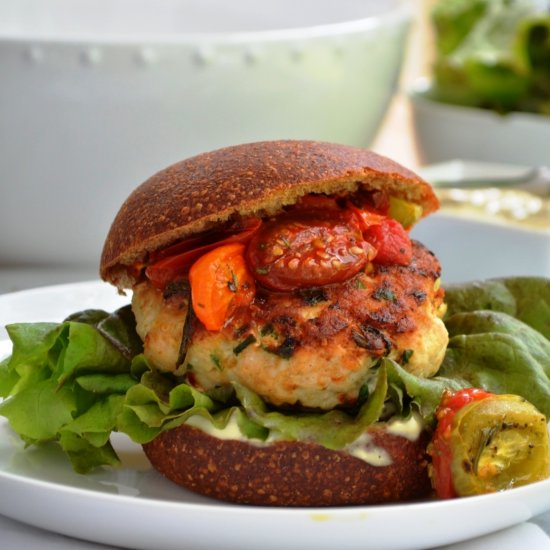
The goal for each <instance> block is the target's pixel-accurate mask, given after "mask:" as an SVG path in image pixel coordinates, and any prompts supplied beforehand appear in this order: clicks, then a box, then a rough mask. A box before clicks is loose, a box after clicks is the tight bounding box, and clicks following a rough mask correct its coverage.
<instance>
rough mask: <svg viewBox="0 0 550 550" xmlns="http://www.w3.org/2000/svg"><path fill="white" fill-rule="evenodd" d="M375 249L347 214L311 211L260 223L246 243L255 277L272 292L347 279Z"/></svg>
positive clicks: (350, 214) (342, 211) (338, 211)
mask: <svg viewBox="0 0 550 550" xmlns="http://www.w3.org/2000/svg"><path fill="white" fill-rule="evenodd" d="M373 255H374V249H373V247H372V246H371V245H369V243H367V242H366V241H365V240H364V238H363V235H362V232H361V228H360V225H359V221H358V219H357V218H356V216H355V215H354V214H353V213H352V212H351V211H349V210H343V209H338V210H335V209H332V208H331V209H328V210H324V211H323V210H322V209H317V208H313V209H312V211H311V212H310V213H309V214H307V213H305V212H299V213H297V212H291V213H290V214H288V215H286V216H283V217H279V218H278V219H276V220H273V221H269V222H266V223H264V225H263V227H262V228H261V229H260V230H259V231H257V232H256V233H255V234H254V235H253V237H252V239H251V240H250V242H249V244H248V248H247V259H248V262H249V265H250V268H251V271H252V273H253V275H254V277H255V278H256V279H257V280H258V281H259V282H260V283H262V284H263V285H264V286H265V287H267V288H269V289H271V290H278V291H289V290H293V289H300V288H312V287H317V286H323V285H327V284H331V283H338V282H342V281H345V280H346V279H349V278H350V277H352V276H353V275H355V274H356V273H358V272H359V271H360V270H361V269H363V267H364V266H365V265H366V263H367V262H368V261H370V260H371V259H372V257H373Z"/></svg>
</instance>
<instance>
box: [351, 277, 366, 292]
mask: <svg viewBox="0 0 550 550" xmlns="http://www.w3.org/2000/svg"><path fill="white" fill-rule="evenodd" d="M353 286H354V287H355V288H357V289H359V290H363V289H365V288H367V286H366V285H365V282H364V281H363V279H362V278H361V277H356V278H355V279H354V280H353Z"/></svg>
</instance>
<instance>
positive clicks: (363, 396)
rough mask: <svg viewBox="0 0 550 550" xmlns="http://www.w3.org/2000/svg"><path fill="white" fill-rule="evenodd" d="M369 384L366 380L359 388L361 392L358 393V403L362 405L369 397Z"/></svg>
mask: <svg viewBox="0 0 550 550" xmlns="http://www.w3.org/2000/svg"><path fill="white" fill-rule="evenodd" d="M369 393H370V392H369V385H368V384H367V383H366V382H365V383H364V384H363V385H362V386H361V387H360V388H359V394H358V395H357V405H359V406H361V405H362V404H363V403H365V401H366V400H367V399H368V398H369Z"/></svg>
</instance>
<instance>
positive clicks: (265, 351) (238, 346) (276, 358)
mask: <svg viewBox="0 0 550 550" xmlns="http://www.w3.org/2000/svg"><path fill="white" fill-rule="evenodd" d="M438 281H439V263H438V261H437V259H436V258H435V257H434V256H433V255H432V254H431V253H430V252H429V251H428V250H426V248H424V247H423V246H422V245H421V244H420V243H417V242H413V256H412V259H411V262H410V263H409V264H408V265H405V266H399V265H387V266H386V265H379V264H376V263H374V264H372V266H371V267H370V268H369V269H368V270H363V271H361V272H359V273H357V274H355V275H354V276H352V277H351V278H350V279H348V280H346V281H344V282H342V283H338V284H332V285H327V286H325V287H318V288H313V289H300V290H297V291H293V292H272V291H269V290H266V289H263V288H262V289H258V290H257V291H256V294H255V297H254V300H253V301H252V303H251V304H250V305H249V306H248V307H246V308H245V307H241V308H238V309H236V310H235V312H234V313H233V316H232V317H231V318H230V319H228V321H227V322H226V323H225V324H224V326H223V327H222V328H221V329H220V330H218V331H210V330H208V329H206V328H205V327H204V325H203V324H202V323H200V322H198V323H195V326H194V330H193V332H192V335H191V336H190V338H189V342H188V348H187V353H186V354H185V357H184V358H181V363H178V359H180V349H181V342H182V335H183V332H184V331H183V328H184V323H185V320H186V319H187V318H188V307H189V300H188V292H187V291H186V289H185V288H179V289H178V287H177V285H174V286H173V287H172V289H171V290H170V291H168V292H166V291H164V292H163V291H161V290H159V289H157V288H155V287H154V286H153V285H152V284H151V283H150V282H149V281H144V282H141V283H139V284H138V285H136V286H135V288H134V295H133V304H132V307H133V310H134V313H135V315H136V320H137V329H138V333H139V334H140V336H141V338H142V339H143V341H144V343H145V354H146V356H147V357H148V358H149V359H150V360H151V362H152V363H153V364H154V365H156V366H157V367H158V368H159V369H161V370H164V371H171V372H176V373H177V374H180V375H182V376H185V377H186V378H187V379H188V381H189V382H190V383H191V384H192V385H194V386H195V387H197V388H199V389H201V390H211V389H213V388H215V387H220V386H224V385H227V384H229V383H230V382H239V383H241V384H243V385H245V386H247V387H249V388H250V389H252V390H254V391H255V392H256V393H258V394H259V395H261V397H263V398H264V399H265V400H266V401H268V402H270V403H272V404H274V405H302V406H304V407H307V408H321V409H325V410H326V409H332V408H334V407H336V406H353V405H354V404H355V403H356V401H357V398H358V394H359V391H360V389H361V387H363V385H364V384H365V383H368V381H369V371H370V369H371V367H372V366H373V365H375V364H376V362H377V360H378V359H379V358H380V357H383V356H389V357H391V358H393V359H395V360H396V361H398V362H400V363H402V364H403V365H404V366H405V368H406V369H407V370H409V371H410V372H413V373H414V374H416V375H418V376H426V377H427V376H432V375H433V374H435V372H436V371H437V369H438V367H439V365H440V363H441V361H442V359H443V354H444V352H445V348H446V345H447V331H446V329H445V326H444V324H443V322H442V321H441V318H440V317H441V314H442V312H443V307H442V297H443V291H442V290H441V289H439V288H438ZM229 283H230V281H228V284H229Z"/></svg>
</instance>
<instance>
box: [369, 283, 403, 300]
mask: <svg viewBox="0 0 550 550" xmlns="http://www.w3.org/2000/svg"><path fill="white" fill-rule="evenodd" d="M373 298H374V299H375V300H386V301H388V302H395V301H397V296H396V295H395V292H394V291H393V290H392V289H391V288H388V287H387V286H381V287H378V288H377V289H376V290H375V291H374V294H373Z"/></svg>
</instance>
